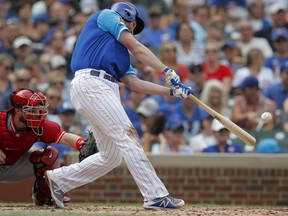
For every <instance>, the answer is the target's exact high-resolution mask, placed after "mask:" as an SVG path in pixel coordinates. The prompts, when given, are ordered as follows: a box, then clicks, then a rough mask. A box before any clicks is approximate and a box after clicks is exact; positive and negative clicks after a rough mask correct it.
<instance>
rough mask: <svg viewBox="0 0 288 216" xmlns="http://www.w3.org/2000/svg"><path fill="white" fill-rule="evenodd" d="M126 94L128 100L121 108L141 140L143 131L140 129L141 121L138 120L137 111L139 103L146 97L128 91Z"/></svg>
mask: <svg viewBox="0 0 288 216" xmlns="http://www.w3.org/2000/svg"><path fill="white" fill-rule="evenodd" d="M128 92H129V93H128V97H129V100H128V103H127V105H125V106H123V107H124V109H125V112H126V113H127V115H128V117H129V119H130V120H131V122H132V124H133V126H134V127H135V129H136V130H137V132H138V135H139V137H140V138H142V135H143V131H142V128H141V119H140V115H139V114H138V112H137V109H138V107H139V105H140V103H141V102H142V101H143V100H144V98H145V97H146V95H145V94H141V93H138V92H134V91H132V90H129V91H128Z"/></svg>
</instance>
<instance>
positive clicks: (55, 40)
mask: <svg viewBox="0 0 288 216" xmlns="http://www.w3.org/2000/svg"><path fill="white" fill-rule="evenodd" d="M65 40H66V35H65V31H64V30H63V29H56V30H55V31H54V32H53V33H52V36H51V41H50V44H48V45H47V46H46V48H45V52H47V53H49V54H50V56H53V55H61V56H63V57H66V55H67V52H66V50H65Z"/></svg>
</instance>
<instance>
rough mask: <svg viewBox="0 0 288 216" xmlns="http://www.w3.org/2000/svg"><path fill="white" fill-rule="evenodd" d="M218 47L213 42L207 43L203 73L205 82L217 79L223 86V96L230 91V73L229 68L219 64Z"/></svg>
mask: <svg viewBox="0 0 288 216" xmlns="http://www.w3.org/2000/svg"><path fill="white" fill-rule="evenodd" d="M219 55H220V52H219V46H218V44H215V43H214V42H208V43H207V44H206V47H205V57H206V58H205V62H204V63H203V65H202V67H203V71H204V73H205V76H206V80H210V79H217V80H219V81H221V82H222V83H223V85H224V92H225V96H227V95H229V93H230V89H231V79H232V72H231V70H230V68H229V67H227V66H226V65H224V64H222V63H221V62H220V59H219V57H220V56H219Z"/></svg>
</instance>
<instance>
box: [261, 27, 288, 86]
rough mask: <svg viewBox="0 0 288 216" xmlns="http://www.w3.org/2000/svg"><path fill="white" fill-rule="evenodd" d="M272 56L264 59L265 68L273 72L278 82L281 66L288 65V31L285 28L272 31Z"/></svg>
mask: <svg viewBox="0 0 288 216" xmlns="http://www.w3.org/2000/svg"><path fill="white" fill-rule="evenodd" d="M271 40H272V45H273V48H274V54H273V56H272V57H270V58H268V59H266V63H265V66H266V67H269V68H270V69H271V70H273V72H274V75H275V78H276V80H277V81H280V80H281V78H280V68H281V66H284V65H286V64H287V65H288V31H287V29H286V28H275V29H273V31H272V36H271Z"/></svg>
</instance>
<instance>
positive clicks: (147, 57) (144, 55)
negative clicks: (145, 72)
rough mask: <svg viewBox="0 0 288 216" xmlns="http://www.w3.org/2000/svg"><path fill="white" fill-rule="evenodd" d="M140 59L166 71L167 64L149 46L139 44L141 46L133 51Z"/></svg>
mask: <svg viewBox="0 0 288 216" xmlns="http://www.w3.org/2000/svg"><path fill="white" fill-rule="evenodd" d="M133 54H134V55H135V56H136V58H137V59H139V61H141V62H142V63H143V64H145V65H148V66H150V67H152V68H154V69H156V70H158V71H164V69H165V68H166V65H164V64H163V63H162V62H161V61H160V60H159V59H158V58H157V57H156V56H155V55H154V54H153V53H152V52H151V51H150V50H149V49H148V48H147V47H145V46H144V45H142V44H141V45H139V48H138V49H136V50H135V52H133Z"/></svg>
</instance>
